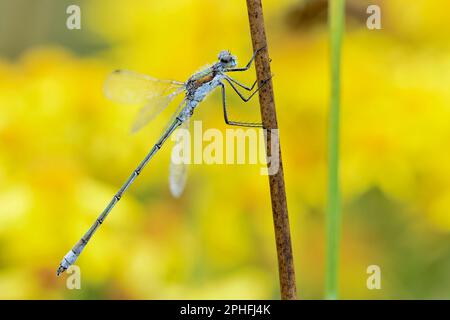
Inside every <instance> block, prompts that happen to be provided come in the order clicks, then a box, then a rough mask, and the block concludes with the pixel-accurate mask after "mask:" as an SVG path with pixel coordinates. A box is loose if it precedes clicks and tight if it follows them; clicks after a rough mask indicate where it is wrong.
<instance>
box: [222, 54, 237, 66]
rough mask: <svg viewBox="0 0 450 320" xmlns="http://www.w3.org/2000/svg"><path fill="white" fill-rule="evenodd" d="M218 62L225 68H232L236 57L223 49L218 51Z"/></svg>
mask: <svg viewBox="0 0 450 320" xmlns="http://www.w3.org/2000/svg"><path fill="white" fill-rule="evenodd" d="M219 62H220V63H221V64H222V65H223V66H224V67H225V68H233V67H235V66H236V64H237V62H236V57H235V56H233V55H232V54H231V53H230V51H228V50H224V51H220V53H219Z"/></svg>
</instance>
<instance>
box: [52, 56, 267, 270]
mask: <svg viewBox="0 0 450 320" xmlns="http://www.w3.org/2000/svg"><path fill="white" fill-rule="evenodd" d="M262 49H264V48H261V49H258V50H256V51H255V52H254V53H253V56H252V58H251V59H250V61H249V62H248V63H247V65H246V66H245V67H242V68H237V67H236V65H237V61H236V57H235V56H233V55H232V54H231V53H230V52H229V51H221V52H220V53H219V57H218V61H217V62H216V63H214V64H212V65H211V66H209V67H206V68H205V69H203V70H201V71H199V72H197V73H195V74H193V75H192V76H191V77H190V78H189V79H188V80H187V81H186V82H178V81H172V80H159V79H156V78H153V77H150V76H147V75H143V74H139V73H135V72H132V71H126V70H116V71H114V72H113V73H112V74H111V75H110V76H109V77H108V78H107V80H106V82H105V87H104V91H105V95H106V96H107V97H108V98H109V99H111V100H114V101H117V102H121V103H145V106H144V107H143V108H142V109H141V111H140V112H139V114H138V117H137V120H136V122H135V124H134V126H133V130H138V129H140V128H141V127H142V126H144V125H145V124H146V123H148V122H149V121H150V120H152V119H154V118H155V117H156V116H157V115H158V114H159V113H160V112H161V111H162V110H164V109H165V108H166V107H167V106H168V105H169V104H170V103H171V102H172V101H173V100H174V99H175V97H177V96H178V95H181V94H184V97H183V100H182V101H181V103H180V104H179V106H178V108H177V110H176V112H175V113H174V116H173V118H172V119H171V120H170V121H169V123H168V125H167V127H166V129H165V131H164V132H163V134H162V135H161V137H160V138H159V140H158V141H157V142H156V144H155V145H154V146H153V147H152V148H151V149H150V151H149V153H148V154H147V155H146V156H145V158H144V159H143V160H142V161H141V163H140V164H139V165H138V166H137V167H136V169H134V171H133V172H132V173H131V175H130V177H129V178H128V179H127V180H126V181H125V183H124V184H123V185H122V187H121V188H120V189H119V191H118V192H117V193H116V194H115V195H114V197H113V198H112V200H111V201H110V202H109V204H108V205H107V206H106V208H105V209H104V210H103V212H102V213H101V214H100V216H99V217H98V218H97V220H95V222H94V224H93V225H92V226H91V227H90V228H89V230H88V231H87V232H86V233H85V234H84V236H83V237H82V238H81V239H80V240H79V241H78V242H77V243H76V244H75V246H74V247H73V248H72V249H71V250H70V251H69V252H68V253H67V254H66V255H65V256H64V258H63V259H62V261H61V264H60V265H59V267H58V270H57V272H56V274H57V275H60V274H61V273H62V272H64V271H65V270H66V269H67V268H68V267H69V266H70V265H72V264H73V263H74V262H75V260H76V259H77V258H78V257H79V255H80V254H81V251H82V250H83V249H84V247H85V246H86V244H87V243H88V241H89V239H91V237H92V235H93V234H94V233H95V231H96V230H97V229H98V227H99V226H100V225H101V224H102V223H103V221H104V220H105V219H106V217H107V216H108V214H109V212H110V211H111V210H112V208H113V207H114V206H115V205H116V203H117V202H118V201H119V200H120V199H121V198H122V196H123V194H124V193H125V191H126V190H127V189H128V188H129V187H130V185H131V184H132V183H133V181H134V180H135V179H136V178H137V176H138V175H139V174H140V173H141V172H142V169H143V168H144V167H145V165H146V164H147V163H148V162H149V161H150V159H151V158H152V157H153V156H154V155H155V153H156V152H157V151H158V150H159V149H161V147H162V145H163V144H164V142H165V141H166V139H167V138H168V137H169V136H170V134H172V132H174V130H175V129H176V128H178V127H180V126H183V127H185V128H187V127H188V126H189V119H190V118H191V116H192V114H193V112H194V110H195V108H196V107H197V105H198V104H199V103H200V102H201V101H203V99H204V98H205V97H206V96H207V95H208V94H209V93H210V92H211V91H213V90H214V89H215V88H217V87H220V88H221V91H222V105H223V114H224V118H225V122H226V123H227V124H229V125H234V126H244V127H262V125H261V123H252V122H239V121H233V120H230V119H229V118H228V114H227V104H226V96H225V84H229V85H230V86H231V88H232V89H233V90H234V91H235V92H236V93H237V94H238V95H239V97H240V98H241V99H242V100H243V101H245V102H247V101H249V100H250V99H251V98H252V97H253V96H254V95H255V93H256V92H257V91H258V90H259V89H260V88H261V87H262V86H263V85H264V84H265V83H267V81H268V80H269V79H266V80H264V81H262V82H261V83H260V85H259V86H258V87H257V88H256V89H255V90H254V91H253V89H254V87H255V85H256V83H257V81H255V82H254V83H253V85H252V86H250V87H249V86H245V85H243V84H241V83H240V82H238V81H237V80H235V79H233V78H231V77H230V76H228V75H227V73H228V72H237V71H246V70H248V69H249V68H250V66H251V64H252V62H253V60H254V59H255V57H256V55H257V54H258V52H259V51H261V50H262ZM237 86H239V87H241V88H243V89H245V90H247V91H249V92H251V91H253V92H252V93H251V94H250V96H249V97H247V98H246V97H244V95H243V94H242V93H241V92H240V91H239V90H238V88H237ZM185 175H186V168H185V167H183V164H174V163H171V165H170V174H169V185H170V190H171V192H172V194H173V195H174V196H179V195H180V194H181V192H182V191H183V189H184V184H185V181H186V178H185Z"/></svg>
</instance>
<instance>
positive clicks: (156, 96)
mask: <svg viewBox="0 0 450 320" xmlns="http://www.w3.org/2000/svg"><path fill="white" fill-rule="evenodd" d="M184 90H185V86H184V83H183V82H178V81H173V80H161V79H157V78H153V77H151V76H148V75H145V74H141V73H137V72H133V71H128V70H116V71H114V72H113V73H111V74H110V75H109V77H108V78H107V79H106V81H105V86H104V93H105V95H106V97H107V98H109V99H110V100H112V101H115V102H118V103H128V104H144V106H143V107H142V108H141V110H140V111H139V112H138V115H137V116H136V120H135V121H134V124H133V126H132V131H133V132H136V131H138V130H139V129H141V128H142V127H143V126H145V125H146V124H147V123H149V122H150V121H152V120H153V119H154V118H155V117H156V116H157V115H158V114H160V113H161V112H162V111H163V110H164V109H165V108H166V107H167V106H168V105H169V104H170V103H171V102H172V101H173V100H174V99H175V97H176V96H178V95H179V94H181V93H182V92H183V91H184Z"/></svg>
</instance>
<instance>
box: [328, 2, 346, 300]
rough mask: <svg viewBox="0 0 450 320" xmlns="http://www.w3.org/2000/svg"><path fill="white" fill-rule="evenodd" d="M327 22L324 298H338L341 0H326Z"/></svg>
mask: <svg viewBox="0 0 450 320" xmlns="http://www.w3.org/2000/svg"><path fill="white" fill-rule="evenodd" d="M328 19H329V27H330V33H331V35H330V46H331V99H330V115H329V128H328V199H327V200H328V203H327V265H326V290H325V298H326V299H338V272H339V268H338V265H339V241H340V224H341V206H340V191H339V104H340V64H341V45H342V36H343V32H344V22H345V21H344V20H345V0H329V7H328Z"/></svg>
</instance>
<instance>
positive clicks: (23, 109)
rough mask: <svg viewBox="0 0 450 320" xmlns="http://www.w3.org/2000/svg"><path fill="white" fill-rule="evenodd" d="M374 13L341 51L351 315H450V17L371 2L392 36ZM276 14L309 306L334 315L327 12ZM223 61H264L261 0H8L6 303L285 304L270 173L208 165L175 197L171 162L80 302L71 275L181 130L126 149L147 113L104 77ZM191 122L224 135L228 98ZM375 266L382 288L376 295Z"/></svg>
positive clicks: (0, 294) (286, 5)
mask: <svg viewBox="0 0 450 320" xmlns="http://www.w3.org/2000/svg"><path fill="white" fill-rule="evenodd" d="M368 3H369V2H367V1H348V9H347V14H348V15H347V29H346V35H345V38H344V47H343V66H342V72H343V74H342V79H343V92H342V117H341V121H342V126H341V128H342V129H341V132H342V137H341V138H342V140H341V141H342V144H341V147H342V157H341V165H342V166H341V184H342V191H343V230H342V245H341V263H340V292H341V298H344V299H361V298H369V299H388V298H405V299H408V298H447V299H448V298H450V273H449V270H450V241H449V240H450V215H449V210H450V148H449V142H450V90H449V84H450V50H449V49H450V48H449V45H450V42H449V34H448V30H450V28H449V24H450V23H449V21H448V17H447V15H448V12H449V11H450V3H449V2H448V1H446V0H436V1H426V0H416V1H412V2H410V1H404V0H386V1H381V0H378V1H375V0H374V1H370V4H379V5H380V6H381V9H382V27H383V29H382V30H368V29H367V28H366V24H365V21H366V18H367V16H368V15H367V14H366V12H365V9H366V8H367V5H368ZM70 4H78V5H79V6H80V8H81V17H82V21H81V23H82V24H81V30H68V29H67V28H66V19H67V17H68V14H66V8H67V6H68V5H70ZM263 5H264V10H265V20H266V28H267V36H268V40H269V52H270V56H271V58H272V60H273V61H272V71H273V72H274V74H275V77H274V79H273V81H274V90H275V97H276V105H277V110H278V117H279V126H280V135H281V145H282V153H283V161H284V169H285V178H286V188H287V198H288V208H289V212H290V222H291V232H292V241H293V249H294V254H295V266H296V275H297V287H298V295H299V298H312V299H321V298H323V286H324V272H325V270H324V255H325V248H324V239H325V233H324V230H325V228H324V225H325V220H324V206H325V199H326V194H325V190H326V143H327V139H326V137H327V135H326V130H327V127H326V125H327V110H328V99H329V98H328V97H329V72H328V71H329V62H328V61H329V55H328V49H329V47H328V31H327V26H326V11H324V10H323V9H321V8H320V6H319V7H318V9H317V10H315V9H314V10H312V11H311V10H310V9H305V8H308V7H307V6H305V4H304V1H292V0H263ZM307 10H310V11H308V12H306V11H307ZM223 49H229V50H231V52H232V53H234V54H236V55H237V56H238V58H239V61H240V62H241V63H246V62H247V61H248V59H249V58H250V56H251V54H252V48H251V41H250V35H249V27H248V18H247V11H246V6H245V1H216V0H214V1H211V0H189V1H188V0H171V1H151V0H135V1H132V2H129V1H128V2H126V1H119V0H114V1H111V0H109V1H106V0H95V1H93V0H91V1H67V0H64V1H60V0H38V1H26V0H20V1H12V0H1V1H0V108H1V109H0V110H1V111H0V298H3V299H15V298H19V299H61V298H69V299H73V298H78V299H93V298H101V299H110V298H125V299H184V298H191V299H199V298H205V299H228V298H237V299H241V298H249V299H270V298H275V299H277V298H279V286H278V271H277V265H276V251H275V244H274V234H273V224H272V216H271V208H270V198H269V192H268V181H267V177H264V176H261V175H260V174H259V168H260V166H259V165H222V166H217V165H216V166H211V165H206V164H203V165H193V166H191V167H190V168H189V170H190V172H189V179H188V183H187V188H186V190H185V193H184V195H183V196H182V197H181V198H180V199H173V198H172V197H171V195H170V193H169V189H168V182H167V174H168V163H169V155H170V148H169V146H165V147H164V148H163V149H162V150H161V152H160V153H158V154H157V155H156V156H155V157H154V158H153V160H152V161H151V163H150V165H149V166H148V167H147V168H146V169H145V170H144V173H143V174H142V175H141V176H140V178H139V179H138V180H137V181H136V183H135V184H134V185H133V186H132V187H131V188H130V190H129V191H128V192H127V194H126V195H125V196H124V198H123V200H122V201H121V202H120V203H119V204H118V205H117V207H116V208H115V209H114V210H113V212H112V213H111V215H110V216H109V218H108V220H107V221H106V223H105V224H104V225H103V226H102V228H101V229H100V230H99V232H98V233H97V234H96V235H95V236H94V238H93V239H92V242H91V243H90V244H89V245H88V246H87V248H86V250H85V251H84V252H83V254H82V255H81V257H80V259H79V260H78V261H77V265H79V266H80V268H81V290H68V289H67V288H66V280H65V279H66V277H67V275H64V276H62V277H59V278H57V277H56V276H55V271H56V268H57V266H58V264H59V262H60V260H61V258H62V257H63V255H64V254H65V253H66V252H67V251H68V250H69V249H70V248H71V246H72V245H73V244H74V243H75V242H76V241H77V240H78V238H79V237H80V236H81V235H82V234H83V233H84V232H85V231H86V230H87V228H88V227H89V226H90V225H91V223H92V222H93V221H94V219H95V218H96V217H97V215H98V214H99V213H100V212H101V211H102V210H103V208H104V207H105V206H106V204H107V203H108V201H109V200H110V199H111V197H112V196H113V194H114V193H115V192H116V191H117V190H118V188H119V187H120V186H121V184H122V182H124V181H125V179H126V178H127V177H128V174H129V173H131V171H132V170H133V169H134V167H135V165H137V164H138V162H139V161H140V160H141V159H142V158H143V156H144V155H145V154H146V152H147V151H148V150H149V148H150V147H151V146H152V145H153V143H154V142H155V141H156V139H157V137H158V134H159V133H160V130H161V129H162V127H163V125H164V123H165V121H166V120H167V119H168V117H169V114H170V110H168V111H167V112H164V113H163V114H162V115H161V116H160V118H158V121H155V122H153V123H152V125H149V126H147V127H146V128H145V129H143V130H141V131H140V132H139V133H137V134H135V135H131V134H129V129H130V125H131V123H132V120H133V119H134V117H135V114H136V111H137V109H136V108H134V107H129V106H122V105H117V104H113V103H111V102H110V101H108V100H107V99H106V98H105V97H104V96H103V94H102V83H103V81H104V79H105V78H106V76H107V75H108V74H109V73H110V72H111V71H112V70H114V69H117V68H124V69H130V70H135V71H138V72H141V73H146V74H149V75H152V76H155V77H158V78H163V79H164V78H169V79H177V80H180V81H184V80H185V79H187V78H188V77H189V75H190V74H191V73H192V72H194V71H196V70H197V69H198V68H200V67H201V66H203V65H205V64H206V63H208V62H214V60H215V59H216V57H217V53H218V52H219V51H220V50H223ZM254 77H255V73H254V71H253V69H252V70H251V71H249V72H247V73H246V74H239V75H237V78H238V79H239V80H242V81H243V82H244V83H251V82H252V80H253V79H254ZM229 104H230V107H231V112H232V114H233V115H234V117H235V118H241V119H242V118H244V119H245V118H250V119H251V118H253V119H258V117H259V107H258V103H257V100H254V101H253V103H251V104H243V103H242V101H240V100H239V99H238V98H236V97H235V96H234V95H229ZM169 109H170V108H169ZM172 111H173V108H172ZM195 119H199V120H204V122H203V126H204V128H208V127H217V128H219V129H221V130H225V129H226V125H225V124H224V123H223V115H222V111H221V100H220V94H219V92H215V93H214V94H212V95H211V97H210V98H209V99H208V100H207V101H205V102H204V103H203V104H202V105H201V106H200V107H199V108H198V110H197V112H196V114H195ZM373 264H376V265H379V266H380V267H381V272H382V289H381V290H368V289H367V287H366V279H367V277H368V275H367V274H366V268H367V267H368V266H369V265H373Z"/></svg>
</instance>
